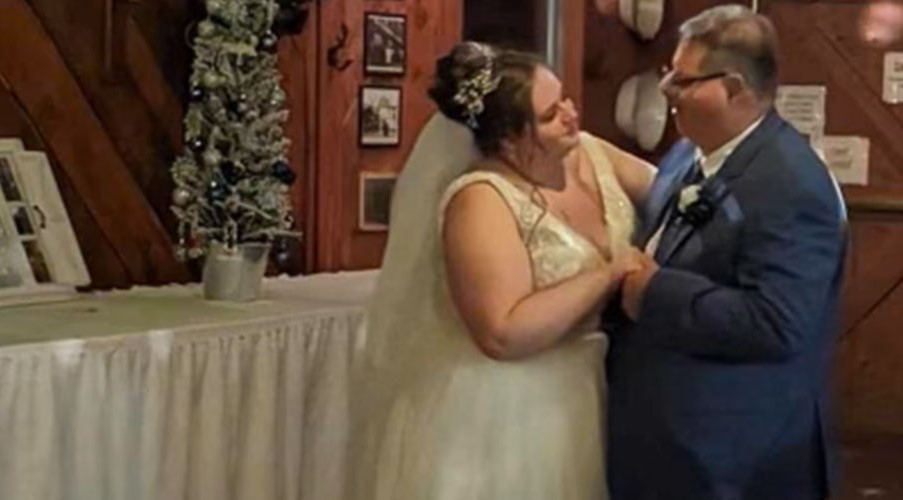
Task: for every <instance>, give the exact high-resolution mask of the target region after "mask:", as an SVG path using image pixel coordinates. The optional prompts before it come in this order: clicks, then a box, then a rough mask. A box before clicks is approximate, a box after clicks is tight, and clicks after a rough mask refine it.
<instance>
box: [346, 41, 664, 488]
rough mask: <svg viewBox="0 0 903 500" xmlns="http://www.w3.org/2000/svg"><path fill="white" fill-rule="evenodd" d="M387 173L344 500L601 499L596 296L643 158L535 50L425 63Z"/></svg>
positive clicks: (616, 253)
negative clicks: (394, 175) (610, 138)
mask: <svg viewBox="0 0 903 500" xmlns="http://www.w3.org/2000/svg"><path fill="white" fill-rule="evenodd" d="M436 70H437V71H436V80H435V83H434V85H433V87H432V89H431V90H430V96H431V97H432V99H433V100H434V101H435V103H436V105H437V106H438V108H439V110H440V111H441V114H437V115H436V116H434V117H433V118H432V119H431V120H430V122H429V123H428V124H427V125H426V127H425V128H424V130H423V132H422V133H421V135H420V137H419V138H418V141H417V144H416V146H415V148H414V151H413V152H412V154H411V156H410V158H409V160H408V163H407V165H406V166H405V169H404V171H403V174H402V176H401V178H400V179H399V181H398V184H397V186H396V191H395V195H394V196H395V197H394V201H393V206H392V219H391V226H390V228H391V235H390V238H389V244H388V247H387V251H386V257H385V260H384V262H383V268H382V271H381V273H380V278H379V282H378V285H377V290H376V293H375V295H374V301H373V303H372V305H371V309H370V311H369V314H368V333H367V346H366V351H365V356H366V358H365V360H364V363H362V365H363V368H361V370H360V371H359V373H357V376H358V379H357V380H358V382H357V387H359V388H361V391H360V394H359V395H357V396H356V397H355V401H354V402H353V403H352V405H353V408H354V417H353V425H354V428H353V431H352V436H353V437H352V439H351V441H350V443H351V444H350V447H351V449H350V450H349V457H350V459H351V469H352V473H351V474H352V476H351V477H352V479H351V484H350V485H349V487H350V488H351V496H352V498H355V499H359V500H364V499H366V500H445V499H448V500H463V499H467V500H508V499H511V500H514V499H516V500H590V499H592V500H598V499H602V498H607V492H606V486H605V476H604V464H603V457H604V454H603V443H604V439H603V435H602V429H603V425H604V421H603V418H604V415H605V414H604V374H603V371H602V367H603V358H604V354H605V338H604V336H603V335H602V334H601V333H597V329H598V322H599V321H598V318H599V313H600V311H601V309H602V308H603V307H604V306H605V304H606V301H607V299H608V298H609V297H610V296H611V295H612V293H613V292H614V291H615V290H616V289H617V288H618V286H619V284H620V282H621V279H622V277H623V276H624V275H625V273H627V272H629V271H630V270H631V269H632V268H633V266H634V263H633V259H632V252H633V249H632V248H631V247H630V243H629V241H630V236H631V233H632V232H633V229H634V209H633V205H634V204H635V203H639V202H640V201H641V200H640V198H641V197H642V196H643V194H644V193H645V191H646V188H647V186H648V184H649V183H650V182H651V178H652V170H651V167H649V166H648V165H647V164H645V163H642V162H641V161H639V160H637V159H635V158H633V157H631V156H629V155H627V154H626V153H623V152H621V151H619V150H617V149H615V148H614V147H613V146H611V145H610V144H608V143H606V142H604V141H601V140H599V139H596V138H593V137H591V136H589V135H588V134H584V133H581V132H580V131H579V125H578V116H577V113H576V111H575V109H574V105H573V103H572V102H571V101H570V100H569V99H568V98H566V97H565V96H563V95H562V91H561V83H560V82H559V80H558V79H557V78H556V77H555V75H554V74H553V73H552V72H551V71H549V70H548V69H547V68H546V67H545V66H543V65H542V64H541V62H540V61H539V60H538V59H536V58H535V57H533V56H531V55H528V54H523V53H519V52H514V51H500V50H496V49H493V48H491V47H489V46H486V45H482V44H478V43H473V42H466V43H462V44H459V45H457V46H456V47H455V48H454V49H453V50H452V51H451V53H450V54H449V55H447V56H445V57H443V58H442V59H440V60H439V61H438V63H437V67H436Z"/></svg>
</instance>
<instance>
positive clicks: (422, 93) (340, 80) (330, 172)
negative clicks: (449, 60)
mask: <svg viewBox="0 0 903 500" xmlns="http://www.w3.org/2000/svg"><path fill="white" fill-rule="evenodd" d="M365 11H372V12H386V13H398V14H404V15H405V16H406V17H407V54H406V59H407V61H406V71H405V74H404V76H403V77H374V76H365V75H364V72H363V65H362V54H363V51H364V44H363V24H364V12H365ZM461 20H462V4H461V2H451V1H448V0H419V1H410V0H408V1H403V2H400V1H397V0H366V1H363V2H361V1H346V2H321V3H320V6H319V9H318V22H317V30H318V35H317V40H318V41H317V46H318V47H319V53H318V54H317V58H318V63H317V67H318V70H319V75H318V77H317V80H316V85H317V90H316V116H317V121H316V134H317V138H316V151H317V152H316V157H315V158H314V159H312V161H313V163H314V166H315V168H314V169H313V170H314V171H315V174H314V175H312V176H310V177H309V178H308V180H309V181H310V182H311V184H310V187H311V188H312V189H310V190H309V193H310V195H312V196H314V197H315V198H316V200H315V202H314V206H315V207H316V208H315V210H314V213H315V215H314V217H315V221H314V224H313V225H312V226H310V228H309V236H310V235H313V238H312V239H311V238H310V237H308V239H307V243H306V244H307V245H308V246H309V251H311V252H312V255H309V257H310V258H312V260H313V261H312V265H311V268H312V269H315V270H319V271H333V270H340V269H360V268H372V267H378V266H379V264H380V262H381V260H382V252H383V248H384V247H385V242H386V233H385V232H362V231H360V230H358V220H357V218H358V208H359V207H358V185H359V175H360V173H361V172H365V171H367V172H397V171H399V170H400V169H401V167H402V166H403V164H404V160H405V158H406V157H407V154H408V152H409V151H410V149H411V147H412V146H413V144H414V140H415V139H416V137H417V133H418V132H419V130H420V128H421V127H422V126H423V124H424V123H425V122H426V120H427V118H429V116H430V115H431V114H432V113H433V111H434V109H435V108H434V107H433V105H432V103H431V102H430V101H429V99H428V97H427V95H426V91H427V89H428V88H429V85H430V82H431V75H432V73H433V66H434V64H435V61H436V59H437V58H438V57H439V56H440V55H442V54H445V53H446V52H448V50H449V49H450V48H451V47H452V45H454V44H455V43H456V42H458V41H459V40H460V39H461V22H462V21H461ZM343 25H344V26H346V27H347V28H348V34H349V38H348V49H347V50H346V51H342V53H341V55H342V57H343V58H344V59H348V58H350V59H351V60H352V61H353V62H352V63H351V65H350V66H348V67H347V68H345V69H344V70H340V69H336V68H332V67H330V66H329V65H328V61H327V60H326V58H327V48H328V47H330V46H332V45H333V44H334V43H335V42H336V40H337V37H338V36H339V34H340V32H341V28H342V26H343ZM363 83H367V84H379V85H397V86H400V87H401V88H402V93H403V95H402V99H403V101H402V112H403V116H402V130H401V134H402V135H401V145H400V146H398V147H391V148H360V147H358V113H359V102H358V95H359V90H360V85H361V84H363Z"/></svg>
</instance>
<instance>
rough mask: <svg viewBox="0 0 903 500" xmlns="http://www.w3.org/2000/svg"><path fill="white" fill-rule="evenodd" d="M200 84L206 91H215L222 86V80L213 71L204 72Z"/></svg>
mask: <svg viewBox="0 0 903 500" xmlns="http://www.w3.org/2000/svg"><path fill="white" fill-rule="evenodd" d="M201 83H202V84H203V85H204V86H205V87H207V88H208V89H215V88H217V87H219V86H220V85H222V84H223V78H222V77H221V76H220V75H218V74H217V73H216V72H214V71H206V72H204V74H203V75H201Z"/></svg>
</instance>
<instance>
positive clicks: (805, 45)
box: [764, 1, 903, 434]
mask: <svg viewBox="0 0 903 500" xmlns="http://www.w3.org/2000/svg"><path fill="white" fill-rule="evenodd" d="M867 4H868V2H840V1H822V2H807V3H801V2H792V1H770V2H768V4H767V5H766V6H765V7H764V13H765V14H767V15H768V16H769V17H770V18H771V19H772V20H773V21H774V23H775V25H776V27H777V29H778V32H779V36H780V37H781V47H782V58H783V59H782V65H781V73H782V82H784V83H800V84H819V85H825V86H826V87H827V105H826V108H827V109H826V114H827V118H826V119H827V124H826V130H825V132H826V134H838V135H858V136H865V137H868V138H869V139H870V143H871V148H870V154H869V156H870V161H869V169H870V170H869V184H868V185H867V186H865V187H845V188H844V194H845V197H846V199H847V202H848V205H849V207H850V222H851V224H850V225H851V246H850V255H849V266H848V273H847V279H846V285H845V289H844V305H843V312H842V315H843V329H842V332H841V337H840V339H839V349H838V352H837V358H836V368H837V370H836V376H837V387H838V403H839V404H838V407H839V410H840V417H841V425H842V428H843V429H844V430H845V431H847V432H849V433H857V434H858V433H872V432H892V433H903V363H901V362H900V359H901V358H903V286H901V285H903V140H901V139H903V106H901V105H892V104H887V103H884V102H883V101H882V71H883V58H884V53H885V52H886V51H888V50H898V51H899V50H901V49H903V44H901V43H900V42H897V43H896V45H892V46H889V47H876V46H874V45H870V44H869V43H867V42H866V41H865V40H864V39H863V36H862V34H861V33H860V25H859V22H858V21H859V18H860V15H861V14H862V12H863V10H862V9H863V8H864V6H865V5H867ZM803 20H805V22H802V21H803Z"/></svg>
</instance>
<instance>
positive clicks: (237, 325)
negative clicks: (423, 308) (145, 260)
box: [0, 271, 376, 500]
mask: <svg viewBox="0 0 903 500" xmlns="http://www.w3.org/2000/svg"><path fill="white" fill-rule="evenodd" d="M375 276H376V272H375V271H365V272H355V273H341V274H333V275H315V276H309V277H304V278H291V279H288V278H275V279H268V280H266V281H265V283H264V292H263V299H262V300H259V301H256V302H253V303H246V304H235V303H217V302H206V301H204V300H202V299H201V298H200V297H199V289H198V287H197V286H172V287H162V288H138V289H134V290H130V291H126V292H111V293H104V294H93V295H88V296H85V297H82V298H79V299H78V300H74V301H69V302H63V303H56V304H45V305H35V306H24V307H15V308H7V309H2V310H0V500H270V499H273V500H277V499H278V500H298V499H309V500H338V499H339V498H340V497H341V495H342V492H343V487H344V482H345V477H344V470H345V446H344V444H345V437H346V433H347V427H348V403H349V390H350V383H351V381H350V372H351V367H352V366H353V364H354V361H355V354H356V352H357V351H358V348H359V346H360V345H361V344H362V342H363V341H364V335H363V331H362V330H363V328H362V327H363V306H364V304H365V302H366V300H367V298H368V297H369V295H370V293H371V292H372V288H373V285H374V282H375Z"/></svg>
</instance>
